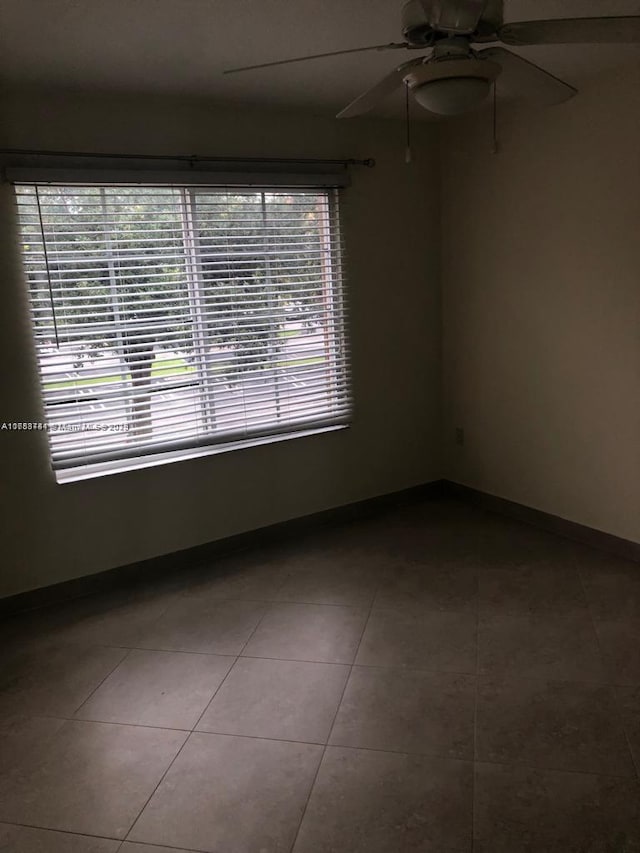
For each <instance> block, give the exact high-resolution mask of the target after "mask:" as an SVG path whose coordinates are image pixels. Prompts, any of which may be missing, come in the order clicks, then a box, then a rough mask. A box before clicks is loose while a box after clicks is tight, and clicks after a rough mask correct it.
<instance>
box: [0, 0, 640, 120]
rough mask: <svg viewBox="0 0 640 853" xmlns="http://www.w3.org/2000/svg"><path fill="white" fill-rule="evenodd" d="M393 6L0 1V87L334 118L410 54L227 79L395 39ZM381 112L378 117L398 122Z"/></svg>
mask: <svg viewBox="0 0 640 853" xmlns="http://www.w3.org/2000/svg"><path fill="white" fill-rule="evenodd" d="M401 6H402V2H401V0H1V2H0V78H1V79H2V81H3V83H4V85H6V86H8V87H13V86H15V87H22V86H29V87H32V86H43V87H45V86H46V87H47V88H65V89H81V90H90V91H96V92H97V91H111V92H130V93H156V94H179V95H190V96H197V97H207V98H211V99H212V100H215V101H218V102H233V103H238V102H244V103H253V104H260V105H263V106H278V107H283V106H284V107H295V108H300V107H305V108H306V109H308V110H310V111H313V112H315V113H320V114H327V115H331V114H332V113H335V112H336V111H337V110H338V109H340V108H341V107H343V106H344V105H346V104H347V103H348V102H349V101H351V100H352V99H353V98H354V97H355V96H357V95H358V94H359V93H360V92H362V91H364V90H365V89H366V88H368V87H369V86H370V85H372V84H373V83H374V82H376V80H377V79H379V78H380V77H382V76H383V75H384V74H385V73H387V72H388V71H389V70H390V69H391V68H393V67H394V66H395V65H396V64H398V62H399V61H402V60H401V59H400V57H405V56H406V54H404V53H401V52H400V51H397V52H388V53H368V54H359V55H358V54H356V55H355V56H346V57H335V58H332V59H325V60H316V61H312V62H308V63H304V64H301V65H289V66H284V67H282V68H274V69H268V70H264V71H259V72H251V73H247V74H242V75H237V76H236V75H234V76H229V77H223V76H222V74H221V72H222V69H224V68H226V67H229V66H237V65H245V64H251V63H257V62H268V61H270V60H274V59H279V58H286V57H289V56H292V55H293V56H295V55H301V54H306V53H319V52H322V51H331V50H340V49H343V48H351V47H359V46H362V45H367V44H378V43H381V42H387V41H397V40H400V39H401V33H400V32H399V29H400V25H399V22H400V8H401ZM607 14H609V15H616V14H618V15H619V14H640V0H505V19H506V20H528V19H532V18H545V17H569V16H589V15H607ZM521 52H522V54H523V55H524V56H526V57H527V58H528V59H530V60H532V61H533V62H536V63H538V64H539V65H542V66H543V67H545V68H546V69H547V70H549V71H551V72H552V73H553V74H555V75H557V76H559V77H562V78H564V79H566V80H567V81H569V82H571V83H574V84H577V85H578V86H580V84H581V83H582V84H583V85H588V79H589V77H590V76H591V75H594V74H599V73H601V72H603V71H605V70H608V69H611V68H613V67H615V66H617V65H625V64H628V63H630V62H633V61H636V60H637V61H639V62H640V47H639V46H637V45H622V46H616V47H613V46H602V45H589V46H567V47H563V46H549V47H544V48H526V49H522V50H521ZM396 106H398V103H397V102H396V103H394V101H393V100H391V101H390V102H387V103H386V104H384V105H383V106H382V107H381V109H380V110H379V114H380V115H390V114H394V113H395V109H396Z"/></svg>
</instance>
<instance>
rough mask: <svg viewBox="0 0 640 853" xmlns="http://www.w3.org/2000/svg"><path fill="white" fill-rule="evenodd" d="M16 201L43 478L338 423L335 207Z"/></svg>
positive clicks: (93, 197)
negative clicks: (47, 453)
mask: <svg viewBox="0 0 640 853" xmlns="http://www.w3.org/2000/svg"><path fill="white" fill-rule="evenodd" d="M16 193H17V200H18V208H19V217H20V224H21V234H22V241H23V257H24V263H25V269H26V274H27V279H28V284H29V293H30V299H31V307H32V317H33V329H34V334H35V340H36V346H37V354H38V362H39V367H40V375H41V382H42V391H43V398H44V406H45V414H46V420H47V425H48V430H49V441H50V447H51V457H52V462H53V467H54V469H56V470H57V471H60V472H64V471H68V469H71V468H76V467H78V466H87V465H96V464H98V463H112V467H113V462H114V461H115V460H131V459H137V458H139V457H142V456H148V455H152V454H153V455H155V454H159V453H165V454H166V453H167V452H169V451H171V454H172V456H175V454H176V452H177V451H182V450H186V449H190V448H191V449H192V448H196V447H206V446H209V445H221V444H222V445H233V444H235V443H237V442H242V441H247V440H256V441H257V440H261V439H264V438H265V437H267V436H272V435H278V434H288V433H294V432H296V431H307V430H312V429H320V428H323V427H329V426H336V425H341V424H345V423H347V421H348V418H349V413H350V395H349V376H348V363H347V353H346V348H345V309H344V294H343V289H342V272H341V256H340V240H339V227H338V217H337V191H336V190H333V189H317V188H314V189H304V188H295V189H276V190H271V189H264V190H256V189H255V188H251V189H249V188H242V187H235V188H217V187H203V186H195V187H194V186H189V187H186V186H185V187H178V186H158V185H150V186H140V185H135V186H132V185H105V186H95V185H91V186H77V185H71V186H58V185H52V184H33V183H31V184H21V185H18V186H16ZM123 464H124V465H125V467H126V463H123ZM103 467H104V466H103ZM98 470H99V469H98Z"/></svg>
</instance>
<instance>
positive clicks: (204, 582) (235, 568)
mask: <svg viewBox="0 0 640 853" xmlns="http://www.w3.org/2000/svg"><path fill="white" fill-rule="evenodd" d="M287 575H288V572H287V570H286V568H285V567H284V566H283V565H282V566H281V565H279V562H278V561H277V560H275V559H274V558H273V556H272V555H269V556H268V557H267V558H266V559H265V561H264V563H263V562H261V561H260V560H259V559H257V558H255V557H252V556H250V555H249V554H244V553H242V554H239V555H237V556H232V557H227V558H225V559H223V560H221V561H220V562H219V563H218V564H216V565H213V566H211V567H209V568H207V567H203V568H200V569H198V570H197V571H196V572H193V573H192V576H191V577H190V580H189V583H188V584H187V587H186V589H185V590H184V595H186V596H189V597H195V598H199V599H241V600H247V601H273V600H275V598H276V593H277V592H278V590H279V589H280V587H281V586H282V584H283V582H284V580H285V579H286V578H287Z"/></svg>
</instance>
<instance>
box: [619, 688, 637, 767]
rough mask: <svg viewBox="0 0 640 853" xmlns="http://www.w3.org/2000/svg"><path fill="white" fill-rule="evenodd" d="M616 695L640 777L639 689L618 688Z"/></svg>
mask: <svg viewBox="0 0 640 853" xmlns="http://www.w3.org/2000/svg"><path fill="white" fill-rule="evenodd" d="M616 693H617V696H618V701H619V702H620V708H621V712H622V720H623V722H624V727H625V730H626V733H627V738H628V740H629V746H630V747H631V752H632V754H633V757H634V760H635V764H636V770H637V772H638V774H639V775H640V687H618V688H617V689H616Z"/></svg>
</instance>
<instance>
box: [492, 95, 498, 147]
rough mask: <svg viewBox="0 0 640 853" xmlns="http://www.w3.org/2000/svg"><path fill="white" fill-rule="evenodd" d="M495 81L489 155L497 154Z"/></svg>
mask: <svg viewBox="0 0 640 853" xmlns="http://www.w3.org/2000/svg"><path fill="white" fill-rule="evenodd" d="M496 86H497V84H496V81H495V80H494V81H493V107H492V113H493V116H492V124H493V127H492V139H491V153H492V154H497V153H498V98H497V89H496Z"/></svg>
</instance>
